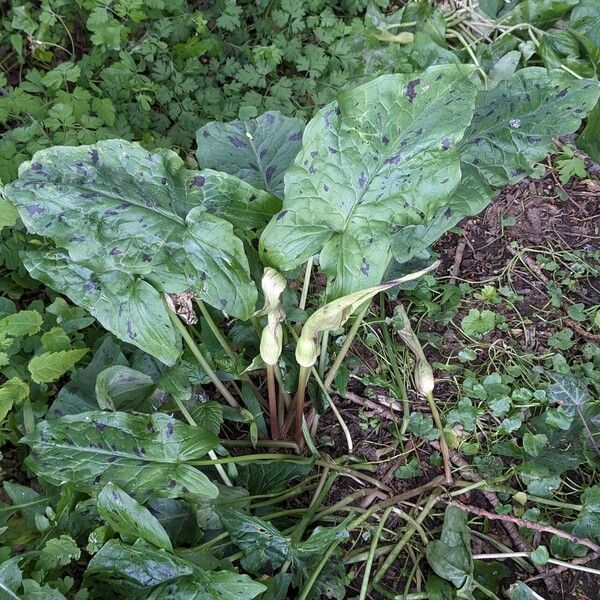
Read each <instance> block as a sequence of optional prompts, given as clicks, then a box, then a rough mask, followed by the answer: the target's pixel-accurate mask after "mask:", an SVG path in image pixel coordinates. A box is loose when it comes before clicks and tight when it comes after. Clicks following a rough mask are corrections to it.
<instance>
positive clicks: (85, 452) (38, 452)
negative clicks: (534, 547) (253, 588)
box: [21, 411, 219, 500]
mask: <svg viewBox="0 0 600 600" xmlns="http://www.w3.org/2000/svg"><path fill="white" fill-rule="evenodd" d="M21 442H22V443H24V444H27V445H28V446H30V447H31V453H30V455H29V457H28V458H27V465H28V467H29V468H30V469H31V470H32V471H33V472H34V473H36V474H37V475H38V476H39V477H40V479H43V480H44V481H47V482H48V483H51V484H52V485H57V486H60V485H63V484H65V483H71V484H72V485H73V487H74V488H75V489H77V490H80V491H82V492H86V493H88V494H97V493H99V492H100V490H101V489H102V488H103V487H104V486H105V485H106V484H107V483H108V482H109V481H110V482H113V483H114V484H115V485H117V486H119V487H120V488H121V489H123V490H125V491H126V492H127V493H128V494H130V495H131V496H133V497H135V498H138V499H141V500H145V499H147V498H179V497H188V496H189V495H193V496H194V497H195V498H216V496H217V494H218V491H217V488H216V487H215V486H214V485H213V484H212V483H211V482H210V480H209V479H208V478H207V477H206V475H204V474H203V473H202V472H201V471H200V470H199V469H197V468H196V467H194V466H192V465H190V464H187V463H188V462H189V461H194V460H198V459H201V458H202V457H204V456H205V455H206V454H207V453H208V452H209V451H210V450H212V449H213V448H215V447H216V446H217V445H218V443H219V440H218V438H217V436H215V435H214V434H213V433H211V432H209V431H207V430H206V429H203V428H201V427H192V426H190V425H186V424H185V423H182V422H181V421H178V420H176V419H174V418H173V417H170V416H169V415H166V414H163V413H155V414H152V415H138V414H131V413H126V412H105V411H92V412H85V413H81V414H78V415H68V416H66V417H61V418H60V419H54V420H51V421H41V422H40V423H39V424H38V426H37V428H36V430H35V432H34V433H32V434H30V435H27V436H26V437H24V438H22V440H21Z"/></svg>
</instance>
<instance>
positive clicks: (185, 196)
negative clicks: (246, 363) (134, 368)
mask: <svg viewBox="0 0 600 600" xmlns="http://www.w3.org/2000/svg"><path fill="white" fill-rule="evenodd" d="M3 194H4V196H5V197H6V198H7V199H8V200H9V201H11V202H12V203H13V204H14V205H15V207H16V208H17V210H18V212H19V215H20V217H21V220H22V221H23V223H24V224H25V226H26V227H27V229H28V230H29V232H31V233H35V234H38V235H40V236H43V237H44V238H45V239H48V240H52V242H53V243H54V245H55V246H56V247H57V248H60V249H61V251H57V252H53V251H51V250H50V247H48V248H47V252H46V251H45V250H44V249H43V248H42V250H41V251H40V252H33V251H32V254H31V256H30V258H27V257H25V258H24V262H25V264H27V265H28V266H29V267H31V272H32V275H33V274H34V272H35V275H34V276H37V277H39V278H40V279H42V280H43V281H44V283H46V284H47V285H48V286H49V287H51V288H53V289H55V290H56V291H59V292H61V293H64V294H66V295H67V296H69V297H70V298H71V300H73V302H76V303H77V304H79V305H81V306H84V307H85V308H87V309H88V310H89V311H90V312H91V313H92V314H93V315H94V316H95V317H96V318H98V320H99V321H100V322H101V323H102V324H103V325H104V326H105V327H106V328H107V329H109V330H110V331H111V332H112V333H114V334H115V335H116V336H118V337H119V338H120V339H121V340H124V341H126V342H129V343H131V344H134V345H136V346H138V347H139V348H141V349H142V350H144V351H146V352H149V353H150V354H152V355H153V356H156V357H157V358H159V359H160V360H162V361H163V362H165V363H166V364H173V363H174V362H175V361H176V360H177V358H178V357H179V354H180V345H181V344H180V339H179V335H178V334H177V333H175V330H174V329H173V327H172V325H171V323H170V320H169V318H168V314H167V312H166V309H165V308H164V306H163V301H162V295H163V294H164V293H179V292H183V291H192V292H195V293H196V294H197V295H198V296H199V297H200V298H202V299H203V300H205V301H206V302H207V303H208V304H210V305H212V306H215V307H217V308H221V306H222V303H221V300H222V299H223V298H226V300H227V313H228V314H229V315H231V316H234V317H241V318H247V317H249V316H250V315H251V314H252V312H253V311H254V308H255V303H256V298H257V291H256V287H255V285H254V283H253V282H252V280H251V278H250V270H249V264H248V260H247V258H246V255H245V251H244V246H243V243H242V241H241V239H240V238H238V237H237V236H236V234H235V232H234V226H236V227H239V228H243V229H244V232H245V235H247V232H248V231H249V230H251V229H253V228H262V227H263V226H264V225H265V223H266V222H267V221H268V220H269V219H270V218H271V217H272V216H273V215H274V214H275V213H276V212H277V211H278V210H279V208H280V204H281V203H280V201H279V200H278V199H277V198H276V197H275V196H273V195H271V194H269V193H267V192H264V191H261V190H258V189H256V188H254V187H252V186H251V185H250V184H248V183H246V182H244V181H241V180H239V179H238V178H237V177H234V176H232V175H229V174H227V173H219V172H217V171H211V170H205V171H189V170H187V169H185V165H184V163H183V161H182V160H181V158H179V156H177V155H176V154H175V153H174V152H171V151H168V150H158V151H155V152H153V153H151V152H148V151H147V150H145V149H143V148H142V147H141V146H139V145H138V144H133V143H130V142H126V141H124V140H106V141H101V142H98V143H97V144H95V145H94V146H81V147H67V146H64V147H54V148H49V149H47V150H42V151H40V152H37V153H36V154H35V156H34V157H33V160H32V162H31V163H25V164H24V165H22V166H21V169H20V173H19V178H18V179H17V180H16V181H14V182H13V183H11V184H9V185H7V186H6V187H5V188H4V189H3ZM62 250H64V251H62ZM45 267H48V269H50V271H51V272H52V276H49V274H48V273H46V274H45V275H44V273H43V269H44V268H45ZM84 273H85V274H86V275H87V276H86V278H85V281H81V277H83V274H84ZM71 279H74V281H72V282H71V283H67V282H68V281H69V280H71ZM123 299H126V300H127V302H126V304H127V306H128V309H127V311H126V313H128V314H130V316H127V315H122V311H120V310H119V307H120V305H121V304H122V303H123Z"/></svg>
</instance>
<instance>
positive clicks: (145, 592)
mask: <svg viewBox="0 0 600 600" xmlns="http://www.w3.org/2000/svg"><path fill="white" fill-rule="evenodd" d="M85 575H86V581H87V582H89V583H91V584H92V586H93V587H95V586H97V585H99V586H100V588H99V589H102V590H106V591H107V592H111V593H116V594H118V596H119V597H123V596H127V597H131V595H132V594H133V597H135V598H142V597H143V598H146V599H148V600H150V599H152V600H251V599H252V598H255V597H256V596H258V595H259V594H260V593H261V592H263V591H264V590H265V586H264V585H262V584H260V583H257V582H255V581H253V580H252V579H251V578H250V577H248V576H247V575H240V574H238V573H234V572H231V571H205V570H204V569H202V568H200V567H199V566H197V565H195V564H193V563H190V562H187V561H185V560H183V559H181V558H179V557H177V556H174V555H172V554H170V553H168V552H165V551H164V550H154V549H152V548H150V547H148V546H145V545H143V544H135V545H133V546H129V545H127V544H123V543H121V542H118V541H116V540H110V541H108V542H107V543H106V544H105V545H104V546H103V547H102V548H101V549H100V550H99V551H98V553H97V554H96V555H95V556H94V557H93V558H92V560H91V561H90V563H89V565H88V568H87V571H86V574H85Z"/></svg>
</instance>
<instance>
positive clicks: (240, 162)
mask: <svg viewBox="0 0 600 600" xmlns="http://www.w3.org/2000/svg"><path fill="white" fill-rule="evenodd" d="M303 129H304V123H303V122H302V121H300V119H292V118H290V117H285V116H283V115H282V114H281V113H279V112H277V111H269V112H266V113H264V114H262V115H260V116H258V117H256V118H255V119H249V120H246V121H244V120H240V121H231V122H230V123H220V122H218V121H214V122H212V123H207V124H206V125H204V126H203V127H201V128H200V129H199V130H198V133H197V134H196V141H197V143H198V149H197V150H196V157H197V158H198V164H199V165H200V166H201V167H203V168H209V169H218V170H219V171H224V172H225V173H230V174H231V175H235V176H236V177H239V178H240V179H243V180H244V181H247V182H248V183H250V184H251V185H253V186H254V187H257V188H258V189H261V190H265V191H267V192H271V193H273V194H275V195H276V196H279V197H280V198H281V197H283V175H284V173H285V171H286V170H287V168H288V167H289V166H290V165H291V164H292V163H293V162H294V158H296V155H297V154H298V151H299V150H300V145H301V143H302V131H303Z"/></svg>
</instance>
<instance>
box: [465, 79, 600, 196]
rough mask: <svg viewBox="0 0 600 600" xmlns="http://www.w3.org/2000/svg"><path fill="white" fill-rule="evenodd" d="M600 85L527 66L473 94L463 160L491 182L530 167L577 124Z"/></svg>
mask: <svg viewBox="0 0 600 600" xmlns="http://www.w3.org/2000/svg"><path fill="white" fill-rule="evenodd" d="M599 96H600V85H599V84H598V82H597V81H593V80H591V79H583V80H577V79H574V78H573V77H571V76H569V75H568V74H566V73H564V72H562V71H547V70H546V69H542V68H540V67H528V68H526V69H521V70H520V71H517V72H516V73H515V74H514V75H512V76H511V77H509V78H508V79H507V80H505V81H502V82H500V83H499V84H498V85H497V86H496V87H495V88H493V89H491V90H482V91H480V92H479V94H478V96H477V108H476V110H475V114H474V116H473V121H472V123H471V125H470V126H469V128H468V129H467V131H466V132H465V137H464V139H463V141H462V142H461V143H460V144H459V151H460V154H461V161H462V162H463V163H464V164H465V165H469V166H470V167H472V168H473V169H474V170H475V171H476V172H477V173H478V174H479V176H480V177H481V179H482V180H483V182H485V183H486V184H488V185H491V186H494V187H500V186H502V185H505V184H507V183H515V182H517V181H520V180H521V179H523V178H524V177H527V176H529V175H531V174H532V173H533V172H534V166H535V165H536V163H537V162H539V161H541V160H543V159H544V158H545V157H546V155H547V154H548V153H549V152H550V151H551V150H552V149H553V148H554V146H553V144H552V140H553V139H555V138H557V137H560V136H563V135H567V134H569V133H573V132H574V131H577V129H579V126H580V125H581V121H582V119H583V118H584V117H585V116H586V115H587V113H588V112H589V111H590V110H591V109H592V108H593V107H594V106H595V104H596V102H597V101H598V97H599Z"/></svg>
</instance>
